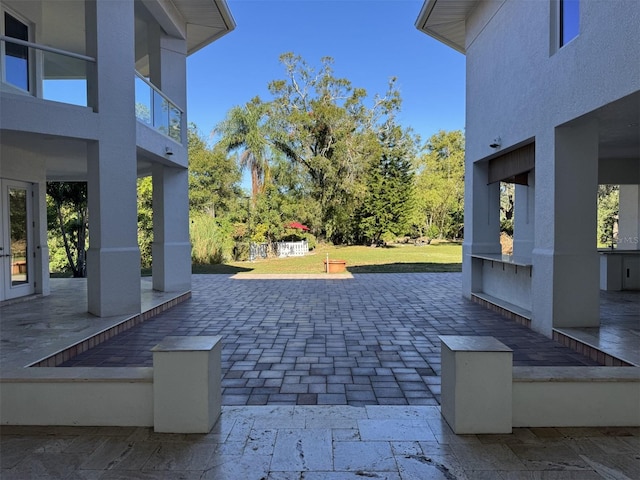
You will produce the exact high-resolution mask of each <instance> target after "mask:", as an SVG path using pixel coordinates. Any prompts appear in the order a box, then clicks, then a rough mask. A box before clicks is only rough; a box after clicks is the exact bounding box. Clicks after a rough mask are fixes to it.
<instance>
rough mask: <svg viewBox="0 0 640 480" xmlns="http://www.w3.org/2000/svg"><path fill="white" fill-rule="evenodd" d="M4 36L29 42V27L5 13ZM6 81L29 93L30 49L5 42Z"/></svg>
mask: <svg viewBox="0 0 640 480" xmlns="http://www.w3.org/2000/svg"><path fill="white" fill-rule="evenodd" d="M4 34H5V36H7V37H11V38H17V39H18V40H24V41H25V42H28V41H29V27H27V25H25V24H24V23H22V22H21V21H20V20H18V19H17V18H15V17H14V16H12V15H10V14H8V13H7V12H5V14H4ZM5 70H6V73H5V81H6V82H7V83H10V84H11V85H14V86H16V87H18V88H21V89H23V90H27V91H29V47H25V46H23V45H16V44H15V43H11V42H5Z"/></svg>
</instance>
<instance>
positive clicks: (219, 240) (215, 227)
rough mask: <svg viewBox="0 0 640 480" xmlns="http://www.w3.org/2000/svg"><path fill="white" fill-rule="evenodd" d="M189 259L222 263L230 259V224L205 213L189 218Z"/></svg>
mask: <svg viewBox="0 0 640 480" xmlns="http://www.w3.org/2000/svg"><path fill="white" fill-rule="evenodd" d="M189 230H190V232H189V233H190V236H191V259H192V261H193V262H194V263H198V264H205V265H206V264H216V263H224V262H227V261H229V260H231V259H232V256H233V253H234V252H233V250H234V242H233V239H232V238H231V230H232V228H231V225H229V224H228V222H225V221H224V220H220V219H216V218H213V217H211V216H210V215H206V214H199V215H195V216H193V217H192V218H191V226H190V229H189Z"/></svg>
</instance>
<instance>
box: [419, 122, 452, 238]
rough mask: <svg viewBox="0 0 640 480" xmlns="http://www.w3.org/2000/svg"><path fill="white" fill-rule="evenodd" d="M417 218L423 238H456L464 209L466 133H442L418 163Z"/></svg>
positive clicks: (432, 138)
mask: <svg viewBox="0 0 640 480" xmlns="http://www.w3.org/2000/svg"><path fill="white" fill-rule="evenodd" d="M416 202H417V209H416V215H417V216H416V218H415V219H414V225H415V226H416V229H417V230H418V233H419V234H420V235H424V234H425V233H427V234H428V235H429V236H430V237H432V238H433V237H434V236H438V237H439V238H445V237H449V238H456V237H458V236H460V233H461V231H462V212H463V210H464V134H463V133H462V132H461V131H460V130H454V131H451V132H445V131H442V130H441V131H439V132H438V133H436V134H435V135H432V136H431V137H430V138H429V139H428V140H427V142H426V144H425V146H424V153H423V155H421V156H420V157H419V158H418V160H417V175H416Z"/></svg>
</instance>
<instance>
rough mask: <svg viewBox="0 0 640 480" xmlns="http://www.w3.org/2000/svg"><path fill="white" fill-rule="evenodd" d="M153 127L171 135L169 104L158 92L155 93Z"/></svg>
mask: <svg viewBox="0 0 640 480" xmlns="http://www.w3.org/2000/svg"><path fill="white" fill-rule="evenodd" d="M153 126H154V127H155V128H156V129H157V130H159V131H160V132H162V133H164V134H165V135H169V102H168V101H167V100H166V99H165V98H164V97H163V96H162V95H160V94H159V93H158V92H155V91H154V92H153Z"/></svg>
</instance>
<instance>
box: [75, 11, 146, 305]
mask: <svg viewBox="0 0 640 480" xmlns="http://www.w3.org/2000/svg"><path fill="white" fill-rule="evenodd" d="M85 16H86V32H87V34H86V40H87V54H88V55H91V56H93V57H95V58H96V64H95V66H94V67H93V68H92V69H91V71H90V72H89V77H90V81H89V82H88V83H89V85H90V86H91V87H92V88H90V89H89V92H88V103H89V105H90V106H91V107H93V109H94V111H95V112H97V113H98V114H99V115H100V122H99V136H98V140H97V141H96V142H93V143H91V144H89V146H88V148H87V150H88V151H87V164H88V167H87V170H88V172H87V177H88V197H89V198H88V203H89V235H90V238H89V246H90V248H89V251H88V253H87V277H88V278H87V289H88V306H89V312H91V313H93V314H95V315H99V316H111V315H120V314H128V313H138V312H140V250H139V248H138V239H137V204H136V177H137V168H136V119H135V110H134V108H135V107H134V106H135V95H134V48H133V46H134V45H135V41H134V6H133V2H130V1H127V0H110V1H100V0H98V1H96V0H87V1H86V3H85Z"/></svg>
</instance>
